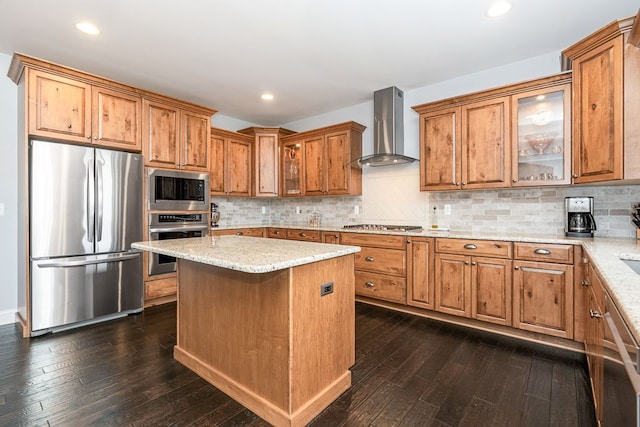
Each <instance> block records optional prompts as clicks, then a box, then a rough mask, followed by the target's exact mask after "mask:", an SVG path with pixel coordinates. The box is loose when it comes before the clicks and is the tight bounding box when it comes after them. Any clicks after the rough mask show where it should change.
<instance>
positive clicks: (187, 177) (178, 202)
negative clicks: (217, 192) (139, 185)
mask: <svg viewBox="0 0 640 427" xmlns="http://www.w3.org/2000/svg"><path fill="white" fill-rule="evenodd" d="M147 185H148V187H147V197H148V206H147V209H148V210H150V211H155V210H163V211H167V210H169V211H208V210H209V174H208V173H200V172H188V171H173V170H165V169H155V168H147Z"/></svg>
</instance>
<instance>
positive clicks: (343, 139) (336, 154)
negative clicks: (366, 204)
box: [325, 132, 351, 194]
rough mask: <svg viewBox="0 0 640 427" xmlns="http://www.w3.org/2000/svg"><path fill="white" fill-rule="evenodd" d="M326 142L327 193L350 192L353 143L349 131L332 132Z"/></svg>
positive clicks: (326, 137) (327, 136)
mask: <svg viewBox="0 0 640 427" xmlns="http://www.w3.org/2000/svg"><path fill="white" fill-rule="evenodd" d="M325 141H326V142H325V144H326V155H327V157H326V161H325V165H326V170H325V174H326V183H327V186H326V189H325V190H326V194H349V169H350V168H351V165H350V164H349V162H350V161H351V158H350V153H351V147H350V146H351V144H350V141H349V132H336V133H330V134H327V135H326V136H325Z"/></svg>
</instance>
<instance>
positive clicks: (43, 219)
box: [29, 140, 144, 336]
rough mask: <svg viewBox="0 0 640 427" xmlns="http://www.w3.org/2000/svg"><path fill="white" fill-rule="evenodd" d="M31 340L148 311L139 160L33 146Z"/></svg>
mask: <svg viewBox="0 0 640 427" xmlns="http://www.w3.org/2000/svg"><path fill="white" fill-rule="evenodd" d="M29 162H30V164H29V171H30V174H29V186H30V191H29V194H30V200H29V220H30V236H29V237H30V239H29V240H30V245H29V250H30V264H31V265H30V272H31V277H30V287H29V294H30V295H29V300H30V304H31V306H30V308H31V310H30V316H31V335H32V336H34V335H40V334H43V333H47V332H50V331H54V332H55V331H57V330H62V329H67V328H70V327H75V326H80V325H83V324H86V323H92V322H96V321H101V320H107V319H111V318H114V317H118V316H124V315H127V314H129V313H132V312H139V311H141V310H142V304H143V289H144V284H143V279H142V253H141V252H139V251H135V250H131V243H132V242H135V241H140V240H143V239H142V235H143V233H142V208H143V201H142V180H143V178H142V169H143V160H142V156H141V155H139V154H132V153H126V152H121V151H114V150H107V149H101V148H92V147H84V146H78V145H69V144H62V143H56V142H47V141H35V140H33V141H31V142H30V145H29Z"/></svg>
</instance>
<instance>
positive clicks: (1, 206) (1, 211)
mask: <svg viewBox="0 0 640 427" xmlns="http://www.w3.org/2000/svg"><path fill="white" fill-rule="evenodd" d="M0 216H4V203H0Z"/></svg>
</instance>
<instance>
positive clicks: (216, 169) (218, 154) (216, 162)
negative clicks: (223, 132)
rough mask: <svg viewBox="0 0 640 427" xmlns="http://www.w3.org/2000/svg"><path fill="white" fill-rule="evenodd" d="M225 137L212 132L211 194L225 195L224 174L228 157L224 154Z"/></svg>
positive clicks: (210, 158)
mask: <svg viewBox="0 0 640 427" xmlns="http://www.w3.org/2000/svg"><path fill="white" fill-rule="evenodd" d="M224 147H225V139H224V138H223V137H221V136H218V135H214V134H211V139H210V141H209V191H210V193H211V195H215V196H224V195H225V194H226V193H225V188H224V174H225V169H226V158H225V155H224Z"/></svg>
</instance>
